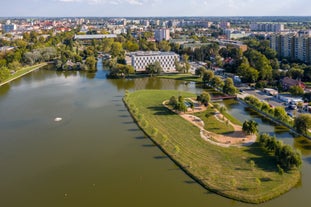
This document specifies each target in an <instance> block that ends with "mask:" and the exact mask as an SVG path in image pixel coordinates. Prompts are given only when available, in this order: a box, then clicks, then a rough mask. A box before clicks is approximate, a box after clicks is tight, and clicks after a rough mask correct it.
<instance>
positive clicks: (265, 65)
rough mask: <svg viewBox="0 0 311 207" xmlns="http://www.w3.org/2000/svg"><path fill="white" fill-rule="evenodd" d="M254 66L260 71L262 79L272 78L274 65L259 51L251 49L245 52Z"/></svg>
mask: <svg viewBox="0 0 311 207" xmlns="http://www.w3.org/2000/svg"><path fill="white" fill-rule="evenodd" d="M245 55H246V57H247V58H248V60H249V63H250V65H251V66H252V67H254V68H255V69H256V70H258V71H259V78H260V79H261V80H270V79H271V78H272V67H271V65H270V64H271V63H270V61H269V60H268V59H267V57H266V56H265V55H263V54H262V53H260V52H259V51H256V50H253V49H249V50H247V52H246V53H245Z"/></svg>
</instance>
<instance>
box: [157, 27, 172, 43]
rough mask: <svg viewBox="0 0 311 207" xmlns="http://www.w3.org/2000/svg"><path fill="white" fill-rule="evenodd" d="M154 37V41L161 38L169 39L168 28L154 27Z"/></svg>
mask: <svg viewBox="0 0 311 207" xmlns="http://www.w3.org/2000/svg"><path fill="white" fill-rule="evenodd" d="M154 37H155V39H156V41H158V42H160V41H162V40H169V39H170V38H171V36H170V30H169V29H165V28H164V29H156V30H155V32H154Z"/></svg>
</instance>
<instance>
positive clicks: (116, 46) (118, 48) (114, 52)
mask: <svg viewBox="0 0 311 207" xmlns="http://www.w3.org/2000/svg"><path fill="white" fill-rule="evenodd" d="M123 52H124V51H123V48H122V44H121V43H120V42H114V43H112V45H111V51H110V54H111V56H112V57H118V56H122V55H123V54H124V53H123Z"/></svg>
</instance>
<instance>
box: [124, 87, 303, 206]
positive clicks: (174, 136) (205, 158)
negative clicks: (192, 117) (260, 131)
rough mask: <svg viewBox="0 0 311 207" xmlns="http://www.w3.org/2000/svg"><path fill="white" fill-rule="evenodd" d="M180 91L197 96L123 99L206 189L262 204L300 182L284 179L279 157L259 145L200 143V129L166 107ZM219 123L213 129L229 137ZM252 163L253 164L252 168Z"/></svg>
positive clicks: (152, 94)
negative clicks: (166, 101)
mask: <svg viewBox="0 0 311 207" xmlns="http://www.w3.org/2000/svg"><path fill="white" fill-rule="evenodd" d="M179 93H180V94H181V95H182V96H184V97H194V96H195V95H194V94H191V93H187V92H179V91H165V90H142V91H136V92H133V93H129V94H126V96H125V98H124V100H125V103H126V104H127V106H128V107H129V110H130V112H131V114H132V115H133V117H134V119H135V120H136V121H137V123H138V124H139V126H140V127H141V128H142V129H143V130H144V131H145V133H146V134H147V135H148V136H149V137H150V138H151V139H152V140H153V141H154V142H155V143H156V144H157V145H158V146H159V147H160V148H161V149H162V150H163V151H164V152H165V153H166V154H167V155H168V156H170V157H171V159H173V160H174V161H175V162H176V163H177V164H178V165H179V166H180V167H181V168H182V169H183V170H184V171H185V172H186V173H187V174H188V175H190V176H191V177H193V178H194V179H195V180H196V181H197V182H199V183H200V184H201V185H202V186H204V187H205V188H207V189H209V190H211V191H213V192H215V193H217V194H220V195H223V196H225V197H229V198H232V199H236V200H239V201H243V202H249V203H261V202H264V201H267V200H270V199H272V198H275V197H277V196H279V195H281V194H283V193H285V192H287V191H289V190H290V189H291V188H293V187H294V186H295V185H296V184H297V183H298V181H299V179H300V172H299V171H298V170H294V171H291V172H288V173H285V174H284V175H280V174H279V173H278V169H277V167H276V161H275V159H274V158H273V157H271V156H270V155H268V154H267V153H265V152H264V151H263V150H262V149H261V148H260V147H259V146H258V145H257V144H256V143H255V144H253V145H252V146H249V147H229V148H223V147H219V146H215V145H212V144H210V143H209V142H206V141H204V140H203V139H201V137H200V135H199V129H198V128H197V127H195V126H194V125H192V124H191V123H190V122H187V121H185V120H184V119H183V118H181V117H180V116H178V115H177V114H174V113H173V112H171V111H170V110H169V109H167V108H165V107H164V106H162V102H163V101H164V100H167V99H169V98H170V97H171V96H173V95H175V96H176V95H178V94H179ZM204 121H207V120H204ZM214 121H215V122H216V123H217V120H211V121H210V123H212V122H214ZM216 123H214V125H213V127H219V132H220V133H221V132H222V133H225V131H226V130H225V128H224V127H220V124H219V122H218V123H217V124H216ZM220 128H223V129H220ZM251 160H252V161H254V162H255V166H252V165H251V164H250V161H251Z"/></svg>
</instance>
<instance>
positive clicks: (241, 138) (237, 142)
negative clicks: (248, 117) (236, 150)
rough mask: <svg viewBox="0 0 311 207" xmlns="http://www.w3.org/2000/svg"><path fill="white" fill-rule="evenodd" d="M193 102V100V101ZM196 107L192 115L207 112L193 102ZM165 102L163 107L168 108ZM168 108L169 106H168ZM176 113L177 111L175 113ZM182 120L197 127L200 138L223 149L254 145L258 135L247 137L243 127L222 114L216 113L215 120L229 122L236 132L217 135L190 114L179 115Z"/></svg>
mask: <svg viewBox="0 0 311 207" xmlns="http://www.w3.org/2000/svg"><path fill="white" fill-rule="evenodd" d="M192 101H193V100H192ZM193 102H194V103H195V105H196V107H194V110H193V112H192V113H195V112H202V111H205V110H206V107H205V106H199V105H198V104H197V103H196V102H195V101H193ZM164 103H165V102H163V105H164V106H166V105H165V104H164ZM166 107H167V106H166ZM174 112H175V113H176V111H174ZM178 114H179V115H180V116H181V117H182V118H184V119H185V120H187V121H189V122H191V123H192V124H193V125H195V126H197V127H198V128H199V129H200V136H201V138H202V139H204V140H206V141H208V142H210V143H212V144H215V145H218V146H221V147H229V146H249V145H251V144H253V143H254V142H255V141H256V139H257V137H256V135H254V134H253V135H247V134H245V133H244V132H243V130H242V127H241V126H239V125H236V124H233V123H232V122H230V120H228V119H227V118H226V117H224V116H223V115H222V114H221V113H216V114H215V118H216V119H217V120H218V121H220V122H228V124H230V125H232V126H233V128H234V132H232V133H229V134H226V135H224V134H216V133H213V132H210V131H207V130H205V129H204V122H203V121H202V120H201V119H200V118H199V117H197V116H194V115H192V114H189V113H178Z"/></svg>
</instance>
